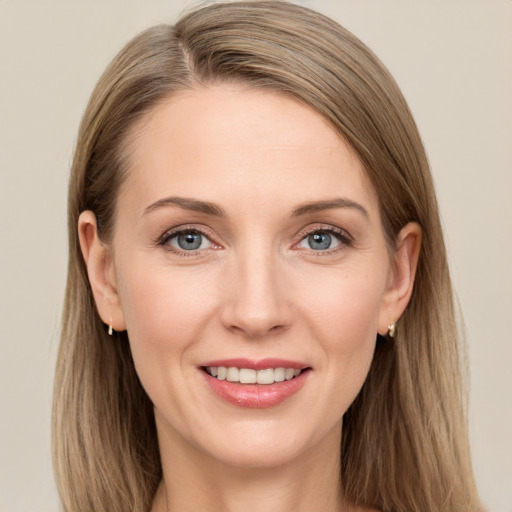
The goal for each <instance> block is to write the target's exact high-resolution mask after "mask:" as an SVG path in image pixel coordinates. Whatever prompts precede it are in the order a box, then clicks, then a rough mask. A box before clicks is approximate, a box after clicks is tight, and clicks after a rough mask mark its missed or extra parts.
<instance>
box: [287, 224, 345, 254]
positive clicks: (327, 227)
mask: <svg viewBox="0 0 512 512" xmlns="http://www.w3.org/2000/svg"><path fill="white" fill-rule="evenodd" d="M317 232H323V233H329V234H333V235H334V236H335V237H336V238H337V239H338V241H339V242H340V246H339V247H336V248H333V249H326V250H324V251H314V250H313V249H311V252H312V253H316V255H318V256H319V255H322V254H329V253H330V252H335V251H337V250H340V249H343V248H345V247H349V246H351V245H352V244H353V242H354V239H353V237H352V235H351V234H350V233H349V232H348V231H346V230H345V229H341V228H338V227H336V226H333V225H331V224H314V225H312V226H308V227H307V228H305V229H303V230H301V231H299V233H298V234H297V239H298V240H297V241H296V242H295V243H294V245H293V246H294V247H296V246H297V245H298V244H299V243H300V242H302V241H303V240H304V239H305V238H306V237H307V236H308V235H311V234H312V233H317Z"/></svg>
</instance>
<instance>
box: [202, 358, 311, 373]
mask: <svg viewBox="0 0 512 512" xmlns="http://www.w3.org/2000/svg"><path fill="white" fill-rule="evenodd" d="M201 366H203V367H205V366H214V367H219V366H225V367H226V368H231V367H234V368H249V369H251V370H265V369H267V368H294V369H297V370H304V369H305V368H309V365H307V364H304V363H301V362H298V361H291V360H289V359H279V358H276V357H266V358H264V359H259V360H255V359H246V358H241V357H238V358H232V359H216V360H214V361H213V360H212V361H207V362H205V363H203V364H201Z"/></svg>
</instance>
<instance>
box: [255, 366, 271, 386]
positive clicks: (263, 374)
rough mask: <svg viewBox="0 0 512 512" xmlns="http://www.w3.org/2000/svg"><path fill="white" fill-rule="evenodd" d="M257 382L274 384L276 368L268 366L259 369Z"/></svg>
mask: <svg viewBox="0 0 512 512" xmlns="http://www.w3.org/2000/svg"><path fill="white" fill-rule="evenodd" d="M256 382H257V383H258V384H274V382H275V379H274V370H273V369H272V368H268V369H267V370H258V375H257V377H256Z"/></svg>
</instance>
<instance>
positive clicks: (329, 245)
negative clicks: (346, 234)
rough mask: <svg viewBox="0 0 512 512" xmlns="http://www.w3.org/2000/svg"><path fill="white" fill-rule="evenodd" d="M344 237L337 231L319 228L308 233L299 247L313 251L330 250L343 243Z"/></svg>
mask: <svg viewBox="0 0 512 512" xmlns="http://www.w3.org/2000/svg"><path fill="white" fill-rule="evenodd" d="M342 239H343V236H342V235H341V234H338V233H336V232H331V231H327V230H318V231H313V232H312V233H309V234H308V235H306V236H305V237H304V238H303V239H302V240H301V241H300V243H299V247H300V248H302V249H311V250H313V251H328V250H329V249H336V248H337V247H338V246H339V245H341V243H342Z"/></svg>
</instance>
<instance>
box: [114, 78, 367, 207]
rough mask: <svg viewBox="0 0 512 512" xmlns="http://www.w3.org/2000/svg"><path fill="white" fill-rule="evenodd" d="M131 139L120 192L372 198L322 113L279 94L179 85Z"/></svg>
mask: <svg viewBox="0 0 512 512" xmlns="http://www.w3.org/2000/svg"><path fill="white" fill-rule="evenodd" d="M130 139H131V143H130V147H129V150H130V158H129V162H130V166H129V167H130V169H129V173H128V178H127V180H126V182H125V186H124V188H123V191H122V195H126V194H132V195H133V193H135V194H136V195H137V197H139V198H140V199H141V200H142V199H143V200H144V202H151V201H154V200H158V199H159V198H160V197H162V196H163V195H165V194H169V195H186V196H190V194H192V193H193V195H194V197H199V198H200V199H204V200H212V199H213V200H217V199H218V200H228V199H229V197H230V196H231V197H233V194H236V196H237V197H240V196H241V195H242V196H243V195H246V196H248V198H249V196H250V199H252V203H251V204H253V205H254V204H259V205H262V204H263V205H267V206H268V204H267V203H269V202H270V200H271V199H272V198H273V199H274V200H275V197H276V196H279V195H280V196H281V202H286V200H287V199H289V200H290V201H297V200H300V201H308V200H317V199H318V198H319V197H323V196H334V195H344V196H345V195H354V196H357V198H358V199H359V200H362V199H363V198H364V200H365V201H367V202H369V203H374V202H376V201H377V199H376V193H375V191H374V190H373V187H372V185H371V184H370V182H369V180H368V178H367V176H366V172H365V170H364V168H363V166H362V164H361V162H360V160H359V158H358V157H357V155H356V154H355V152H354V150H353V149H352V148H351V147H350V146H349V145H348V144H347V143H345V142H344V140H343V139H342V138H341V136H340V135H339V134H338V133H337V132H336V131H335V130H334V128H333V127H332V126H331V125H330V123H329V122H328V121H327V120H326V119H325V118H324V117H323V116H321V115H320V114H319V113H318V112H316V111H315V110H313V109H312V108H310V107H309V106H307V105H305V104H304V103H302V102H300V101H298V100H296V99H294V98H292V97H291V96H288V95H285V94H281V93H277V92H270V91H262V90H246V89H242V88H241V87H238V86H233V85H219V86H214V87H208V88H198V89H193V90H189V91H185V92H182V93H179V94H177V95H175V96H173V97H171V98H168V99H167V100H165V101H164V102H162V103H161V104H159V105H158V106H157V107H156V108H155V109H153V111H152V112H150V114H149V115H148V116H147V117H146V118H145V119H144V120H143V121H142V122H140V123H139V124H138V125H137V126H136V127H135V129H134V131H133V136H132V137H131V138H130ZM213 196H215V197H213ZM363 196H364V197H363ZM140 206H141V207H142V206H143V205H140Z"/></svg>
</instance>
